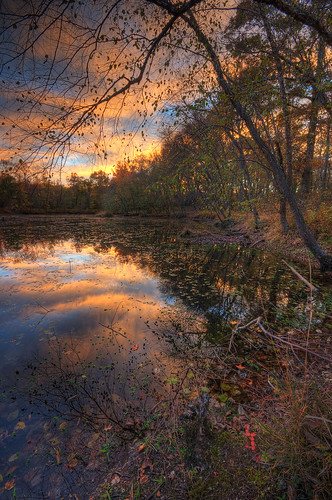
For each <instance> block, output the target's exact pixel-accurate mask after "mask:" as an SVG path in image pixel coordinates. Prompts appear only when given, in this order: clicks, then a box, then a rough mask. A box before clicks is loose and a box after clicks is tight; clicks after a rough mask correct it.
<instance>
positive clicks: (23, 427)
mask: <svg viewBox="0 0 332 500" xmlns="http://www.w3.org/2000/svg"><path fill="white" fill-rule="evenodd" d="M20 429H21V430H22V429H25V423H24V422H22V420H19V421H18V422H17V424H16V425H15V427H14V431H17V430H20Z"/></svg>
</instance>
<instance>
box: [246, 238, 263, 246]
mask: <svg viewBox="0 0 332 500" xmlns="http://www.w3.org/2000/svg"><path fill="white" fill-rule="evenodd" d="M262 241H265V238H261V239H260V240H257V241H254V242H253V243H252V244H251V245H249V246H250V248H253V247H254V246H256V245H258V243H262Z"/></svg>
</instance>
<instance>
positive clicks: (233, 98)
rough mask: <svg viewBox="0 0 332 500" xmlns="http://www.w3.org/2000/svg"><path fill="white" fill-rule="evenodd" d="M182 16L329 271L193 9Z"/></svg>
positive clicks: (331, 267) (330, 259) (331, 261)
mask: <svg viewBox="0 0 332 500" xmlns="http://www.w3.org/2000/svg"><path fill="white" fill-rule="evenodd" d="M182 18H183V19H184V20H185V21H186V23H187V24H188V25H189V26H190V27H191V28H192V29H193V31H194V32H195V34H196V36H197V38H198V40H199V41H200V42H201V43H202V44H203V46H204V47H205V50H206V51H207V53H208V55H209V57H210V59H211V62H212V64H213V67H214V70H215V72H216V76H217V79H218V84H219V86H220V88H221V89H222V90H223V91H224V93H225V95H226V96H227V97H228V99H229V100H230V102H231V104H232V106H233V107H234V109H235V110H236V111H237V113H238V115H239V116H240V117H241V118H242V119H243V121H244V122H245V124H246V126H247V128H248V131H249V133H250V135H251V137H252V138H253V140H254V141H255V143H256V144H257V146H258V147H259V149H260V150H261V152H262V153H263V155H264V156H265V158H266V160H267V161H268V163H269V165H270V167H271V169H272V170H273V173H274V176H275V178H276V181H277V183H278V185H279V186H280V189H281V191H282V193H283V195H284V196H285V198H286V199H287V201H288V203H289V206H290V209H291V211H292V213H293V216H294V219H295V223H296V227H297V229H298V232H299V234H300V236H301V238H302V239H303V241H304V243H305V245H306V246H307V247H308V249H309V250H310V251H311V252H312V253H313V255H314V256H315V257H316V259H317V260H318V261H319V263H320V266H321V269H322V271H332V256H331V255H329V254H327V253H326V252H325V251H324V250H323V249H322V248H321V246H320V245H319V244H318V243H317V241H316V239H315V237H314V235H313V234H312V233H311V231H310V230H309V228H308V226H307V225H306V223H305V221H304V219H303V215H302V213H301V210H300V208H299V206H298V204H297V202H296V199H295V196H294V193H293V192H292V190H291V187H290V186H289V185H288V182H287V179H286V177H285V174H284V171H283V169H282V167H281V166H280V165H279V162H278V161H277V159H276V157H275V155H274V154H273V152H272V151H271V150H270V148H269V147H268V145H267V144H266V143H265V142H264V140H263V139H262V137H261V136H260V134H259V131H258V129H257V128H256V126H255V124H254V122H253V121H252V119H251V116H250V114H249V112H248V111H247V110H246V108H245V107H244V106H243V105H242V103H241V102H240V101H239V100H238V99H237V97H236V95H235V93H234V92H233V89H232V87H231V86H230V84H229V83H228V80H227V79H226V76H225V75H224V72H223V70H222V68H221V64H220V61H219V57H218V56H217V54H216V52H215V50H214V48H213V47H212V45H211V43H210V42H209V39H208V38H207V37H206V36H205V34H204V33H203V32H202V30H201V29H200V27H199V25H198V23H197V21H196V19H195V17H194V16H193V14H192V13H189V14H188V15H183V16H182Z"/></svg>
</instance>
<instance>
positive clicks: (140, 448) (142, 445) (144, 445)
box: [137, 443, 146, 453]
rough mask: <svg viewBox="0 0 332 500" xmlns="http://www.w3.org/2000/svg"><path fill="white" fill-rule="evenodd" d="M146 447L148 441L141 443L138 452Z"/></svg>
mask: <svg viewBox="0 0 332 500" xmlns="http://www.w3.org/2000/svg"><path fill="white" fill-rule="evenodd" d="M145 448H146V443H143V444H141V445H140V446H139V447H138V449H137V453H141V452H142V451H143V450H144V449H145Z"/></svg>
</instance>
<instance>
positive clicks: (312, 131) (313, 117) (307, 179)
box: [301, 39, 325, 194]
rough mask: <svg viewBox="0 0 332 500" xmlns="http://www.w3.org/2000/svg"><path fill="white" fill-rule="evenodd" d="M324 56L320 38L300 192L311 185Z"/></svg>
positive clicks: (322, 43) (307, 192)
mask: <svg viewBox="0 0 332 500" xmlns="http://www.w3.org/2000/svg"><path fill="white" fill-rule="evenodd" d="M324 57H325V44H324V42H323V40H322V39H320V40H319V45H318V54H317V67H316V77H315V82H316V83H315V84H314V85H313V91H312V97H311V109H310V116H309V127H308V137H307V150H306V154H305V157H304V170H303V173H302V182H301V188H302V192H303V193H306V194H309V193H310V191H311V190H312V185H313V168H312V167H313V165H312V162H313V159H314V153H315V143H316V131H317V122H318V112H319V107H320V101H321V99H320V92H321V90H320V89H319V86H320V82H321V78H322V72H323V61H324Z"/></svg>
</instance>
